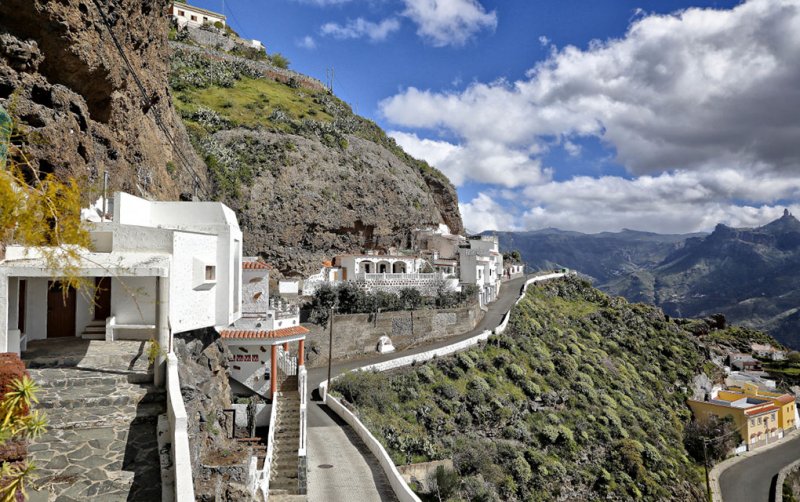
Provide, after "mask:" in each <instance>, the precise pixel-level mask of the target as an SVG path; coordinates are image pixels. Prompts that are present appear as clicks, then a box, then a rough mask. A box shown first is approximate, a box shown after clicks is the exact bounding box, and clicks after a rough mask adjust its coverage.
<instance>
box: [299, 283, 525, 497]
mask: <svg viewBox="0 0 800 502" xmlns="http://www.w3.org/2000/svg"><path fill="white" fill-rule="evenodd" d="M525 280H526V278H519V279H514V280H513V281H509V282H507V283H504V284H503V285H502V286H501V289H500V296H499V298H498V299H497V301H495V302H494V303H492V304H491V305H490V306H489V310H488V312H487V313H486V315H484V317H483V319H482V320H481V322H480V323H478V326H477V327H476V328H475V329H473V330H472V331H470V332H468V333H465V334H463V335H459V336H454V337H450V338H447V339H445V340H441V341H439V342H436V343H430V344H426V345H420V346H417V347H414V348H413V349H409V350H405V351H402V352H396V353H394V354H387V355H375V356H371V357H368V358H363V359H357V360H347V361H343V362H340V363H334V365H333V368H332V369H331V376H336V375H339V374H340V373H343V372H345V371H348V370H351V369H353V368H360V367H361V366H365V365H367V364H373V363H377V362H381V361H387V360H391V359H395V358H397V357H401V356H407V355H412V354H418V353H420V352H426V351H428V350H431V349H435V348H439V347H444V346H445V345H451V344H453V343H456V342H459V341H461V340H465V339H467V338H470V337H473V336H475V335H477V334H480V333H481V332H483V331H485V330H492V329H494V328H496V327H497V326H498V325H499V324H500V321H502V319H503V316H504V315H505V313H506V312H508V311H509V310H510V309H511V307H512V306H513V305H514V302H516V301H517V298H519V293H520V291H521V289H522V286H523V284H525ZM336 336H337V333H334V343H335V337H336ZM326 377H327V367H323V368H315V369H312V370H309V373H308V389H309V393H310V394H313V392H314V391H315V390H316V389H317V387H319V384H320V383H321V382H322V381H323V380H325V378H326ZM311 399H313V396H310V397H309V405H308V499H309V500H313V501H316V500H325V501H326V502H356V501H358V502H373V501H376V502H377V501H382V500H396V498H395V496H394V492H393V491H392V488H391V486H390V485H389V480H388V479H387V477H386V475H385V474H384V472H383V470H382V469H381V467H380V464H378V461H377V459H376V458H375V457H374V456H373V455H372V453H370V451H369V450H368V449H367V447H366V445H365V444H364V442H363V441H362V440H361V438H359V437H358V436H357V435H356V433H355V431H353V429H352V427H350V426H349V425H347V424H346V423H344V421H342V420H341V419H339V417H337V416H336V415H335V414H334V413H332V412H330V411H329V410H328V407H327V406H325V405H324V404H322V403H321V402H319V401H313V400H311Z"/></svg>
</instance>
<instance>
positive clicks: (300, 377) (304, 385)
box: [297, 366, 308, 457]
mask: <svg viewBox="0 0 800 502" xmlns="http://www.w3.org/2000/svg"><path fill="white" fill-rule="evenodd" d="M297 391H298V392H299V393H300V444H299V445H298V447H297V456H298V457H305V456H306V447H307V442H308V437H307V434H306V432H307V431H306V420H307V418H306V407H307V405H308V372H307V371H306V367H305V366H300V369H299V370H298V372H297Z"/></svg>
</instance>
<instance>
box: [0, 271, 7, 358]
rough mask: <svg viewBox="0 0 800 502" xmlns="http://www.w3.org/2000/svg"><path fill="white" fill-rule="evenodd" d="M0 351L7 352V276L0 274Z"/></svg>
mask: <svg viewBox="0 0 800 502" xmlns="http://www.w3.org/2000/svg"><path fill="white" fill-rule="evenodd" d="M0 352H8V276H6V275H3V274H0Z"/></svg>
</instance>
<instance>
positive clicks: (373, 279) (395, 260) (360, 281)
mask: <svg viewBox="0 0 800 502" xmlns="http://www.w3.org/2000/svg"><path fill="white" fill-rule="evenodd" d="M448 265H452V264H448ZM333 266H334V267H336V268H338V269H339V270H341V278H342V280H343V281H350V282H353V283H354V284H356V285H357V286H358V287H360V288H362V289H364V290H366V291H384V292H387V293H399V292H400V290H401V289H403V288H416V289H418V290H419V291H420V292H421V293H422V294H424V295H429V296H432V295H435V294H436V293H437V291H438V290H439V289H440V288H444V289H445V290H446V291H459V290H460V286H459V284H458V279H457V278H456V277H455V276H454V275H453V274H447V273H443V272H437V271H436V270H435V269H434V267H433V264H431V263H430V261H429V260H426V259H424V258H420V257H418V256H407V255H384V254H377V253H368V254H361V255H352V254H351V255H339V256H336V257H334V259H333ZM442 267H444V265H442ZM448 270H452V268H449V269H448Z"/></svg>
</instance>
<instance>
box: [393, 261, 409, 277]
mask: <svg viewBox="0 0 800 502" xmlns="http://www.w3.org/2000/svg"><path fill="white" fill-rule="evenodd" d="M392 273H394V274H405V273H406V264H405V262H402V261H396V262H394V264H393V265H392Z"/></svg>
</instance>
